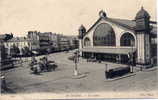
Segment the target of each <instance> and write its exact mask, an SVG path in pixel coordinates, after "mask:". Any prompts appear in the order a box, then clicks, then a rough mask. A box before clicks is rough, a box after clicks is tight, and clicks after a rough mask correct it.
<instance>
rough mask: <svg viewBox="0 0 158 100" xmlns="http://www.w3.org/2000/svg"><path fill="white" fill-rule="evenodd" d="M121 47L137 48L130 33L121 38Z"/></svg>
mask: <svg viewBox="0 0 158 100" xmlns="http://www.w3.org/2000/svg"><path fill="white" fill-rule="evenodd" d="M120 45H121V46H135V39H134V36H133V35H132V34H131V33H129V32H127V33H124V34H123V35H122V36H121V39H120Z"/></svg>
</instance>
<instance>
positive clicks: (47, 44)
mask: <svg viewBox="0 0 158 100" xmlns="http://www.w3.org/2000/svg"><path fill="white" fill-rule="evenodd" d="M28 38H29V39H30V41H31V46H30V50H31V51H38V52H41V53H44V52H50V51H51V49H52V46H51V45H52V43H51V39H52V32H43V33H42V32H37V31H29V32H28Z"/></svg>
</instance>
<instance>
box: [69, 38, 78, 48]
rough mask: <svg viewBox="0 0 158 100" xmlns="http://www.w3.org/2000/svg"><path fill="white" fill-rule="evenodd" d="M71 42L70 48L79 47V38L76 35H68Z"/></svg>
mask: <svg viewBox="0 0 158 100" xmlns="http://www.w3.org/2000/svg"><path fill="white" fill-rule="evenodd" d="M67 38H68V40H69V43H70V45H69V46H70V49H77V48H78V47H79V42H78V38H77V37H76V36H67Z"/></svg>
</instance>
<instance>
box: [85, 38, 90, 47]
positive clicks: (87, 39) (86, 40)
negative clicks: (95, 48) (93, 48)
mask: <svg viewBox="0 0 158 100" xmlns="http://www.w3.org/2000/svg"><path fill="white" fill-rule="evenodd" d="M84 46H90V39H89V38H87V37H86V38H85V39H84Z"/></svg>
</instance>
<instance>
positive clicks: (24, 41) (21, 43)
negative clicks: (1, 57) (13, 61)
mask: <svg viewBox="0 0 158 100" xmlns="http://www.w3.org/2000/svg"><path fill="white" fill-rule="evenodd" d="M30 45H31V43H30V40H29V39H28V38H26V37H13V38H12V39H10V40H8V41H5V42H4V47H5V49H6V51H7V54H8V55H12V53H15V52H13V51H14V49H15V47H16V48H17V49H19V54H17V55H23V49H25V48H29V47H30Z"/></svg>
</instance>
